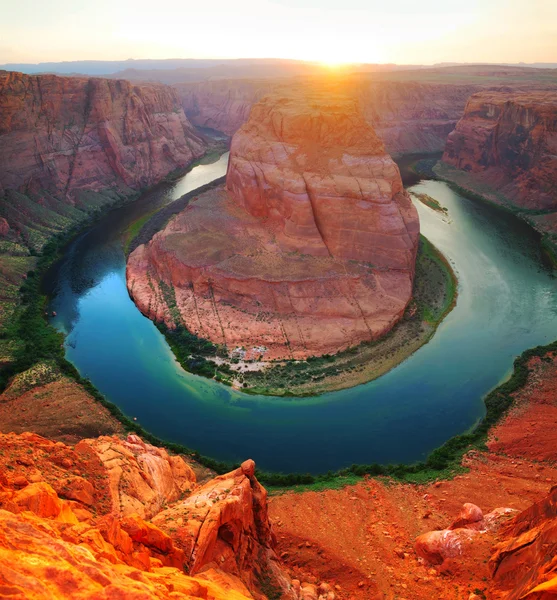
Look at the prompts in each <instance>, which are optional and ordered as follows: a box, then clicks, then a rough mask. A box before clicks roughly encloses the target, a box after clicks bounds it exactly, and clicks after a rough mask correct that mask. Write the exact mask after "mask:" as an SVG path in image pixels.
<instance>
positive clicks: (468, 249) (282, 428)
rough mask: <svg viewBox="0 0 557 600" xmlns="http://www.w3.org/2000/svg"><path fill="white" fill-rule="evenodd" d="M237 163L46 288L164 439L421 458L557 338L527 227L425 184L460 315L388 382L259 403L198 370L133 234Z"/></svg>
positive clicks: (554, 310)
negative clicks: (164, 313) (142, 280)
mask: <svg viewBox="0 0 557 600" xmlns="http://www.w3.org/2000/svg"><path fill="white" fill-rule="evenodd" d="M226 163H227V156H226V155H225V156H223V157H222V158H221V159H220V160H219V162H218V163H215V164H213V165H204V166H199V167H196V168H195V169H193V170H192V171H191V172H190V173H189V174H187V175H186V176H185V177H184V178H183V179H182V180H181V181H180V182H179V183H178V184H177V185H175V186H159V188H157V189H155V190H153V191H151V192H149V193H148V194H144V195H143V196H142V197H141V198H140V199H139V200H138V201H137V202H135V203H134V204H132V205H130V206H128V207H125V208H123V209H119V210H116V211H113V212H111V213H110V214H108V215H107V216H106V217H105V218H104V219H103V220H102V221H100V222H99V223H98V224H97V225H95V226H94V227H93V228H92V229H90V230H89V231H88V232H86V233H85V234H84V235H82V236H80V237H79V238H78V239H76V240H75V241H74V242H73V243H72V244H71V245H70V246H69V247H68V249H67V252H66V253H65V255H64V258H63V260H62V261H61V262H60V264H58V265H57V266H56V268H54V269H53V270H52V272H51V273H50V274H49V277H48V278H47V280H46V283H47V287H48V289H49V291H50V293H51V295H52V304H51V305H52V310H55V311H56V312H57V317H56V318H55V319H53V322H54V324H55V325H56V327H57V328H59V329H60V330H61V331H64V332H65V333H66V334H67V338H66V355H67V358H68V359H69V360H70V361H71V362H72V363H74V364H75V365H76V367H77V368H78V369H79V371H80V373H81V374H82V375H84V376H86V377H89V378H90V379H91V381H92V382H93V384H94V385H95V386H96V387H97V388H98V389H99V390H100V391H101V392H102V393H103V394H105V396H106V397H107V398H108V399H109V400H110V401H112V402H114V403H115V404H117V405H118V406H119V407H120V408H121V409H122V410H123V411H124V412H125V413H126V414H128V415H130V416H132V417H137V419H138V422H139V423H140V424H141V425H142V426H143V427H145V428H146V429H147V430H149V431H150V432H152V433H153V434H155V435H157V436H159V437H161V438H164V439H167V440H171V441H175V442H180V443H182V444H185V445H186V446H189V447H190V448H193V449H196V450H198V451H199V452H201V453H202V454H206V455H208V456H212V457H214V458H217V459H220V460H227V461H236V460H243V459H246V458H248V457H251V458H253V459H255V460H256V461H257V463H258V466H259V467H261V468H263V469H266V470H273V471H283V472H312V473H320V472H326V471H328V470H329V469H331V470H335V469H338V468H340V467H344V466H346V465H350V464H352V463H370V462H380V463H391V462H412V461H416V460H420V459H423V458H425V457H426V455H427V454H428V453H429V452H430V451H431V450H432V449H433V448H435V447H437V446H439V445H440V444H442V443H443V442H445V441H446V440H447V439H448V438H450V437H452V436H453V435H455V434H458V433H462V432H463V431H465V430H466V429H468V428H469V427H471V426H472V425H474V423H476V422H477V421H478V419H480V418H481V417H482V416H483V414H484V406H483V402H482V397H483V396H484V395H485V394H486V393H487V392H488V391H489V390H490V389H492V388H493V387H494V386H496V385H497V384H498V383H499V382H500V381H501V380H502V379H504V378H505V377H506V376H508V374H509V372H510V369H511V367H512V362H513V359H514V358H515V357H516V356H517V355H519V354H520V353H521V352H522V351H523V350H524V349H526V348H530V347H532V346H536V345H538V344H544V343H548V342H550V341H553V340H554V339H557V298H556V294H555V292H556V281H555V279H554V278H553V276H552V274H551V272H550V271H549V270H547V268H546V267H545V266H544V263H543V261H542V257H541V254H540V246H539V239H538V238H537V236H536V235H535V234H534V233H533V232H532V231H531V230H530V229H529V228H528V227H527V226H526V225H525V224H523V223H522V222H521V221H519V220H517V219H516V218H514V217H513V216H512V215H508V214H506V213H504V212H502V211H500V210H498V209H495V208H493V207H490V206H488V205H485V204H483V203H478V202H476V201H472V200H469V199H466V198H464V197H462V196H460V195H459V194H457V193H455V192H454V191H452V190H451V189H450V188H449V187H448V186H447V185H446V184H445V183H442V182H437V181H422V182H420V183H417V184H416V185H413V186H412V187H411V188H410V189H411V190H415V191H419V192H425V193H427V194H429V195H430V196H433V197H434V198H436V199H437V200H438V201H439V202H440V203H441V204H442V205H443V206H445V207H447V208H448V215H449V216H448V218H447V217H444V216H443V215H441V214H439V213H437V212H435V211H432V210H431V209H429V208H427V207H425V206H423V205H421V204H418V205H417V207H418V210H419V213H420V219H421V228H422V232H423V233H424V234H425V235H426V236H427V237H428V238H429V239H430V240H431V241H432V242H433V243H434V244H435V245H436V246H437V247H438V248H439V249H440V250H441V251H442V252H443V253H444V254H445V256H447V258H448V259H449V260H450V261H451V263H452V264H453V266H454V268H455V271H456V272H457V275H458V277H459V281H460V285H459V298H458V303H457V306H456V308H455V309H454V310H453V311H452V312H451V313H450V315H449V316H448V317H447V318H446V320H445V321H444V322H443V323H442V325H441V326H440V327H439V329H438V331H437V333H436V335H435V336H434V338H433V339H432V340H431V341H430V342H429V343H428V344H427V345H425V346H424V347H422V348H421V349H420V350H418V352H416V353H415V354H414V355H413V356H411V357H410V358H409V359H407V360H406V361H405V362H404V363H402V364H401V365H399V366H398V367H397V368H396V369H394V370H392V371H391V372H390V373H388V374H387V375H385V376H383V377H381V378H380V379H378V380H376V381H374V382H371V383H368V384H365V385H361V386H358V387H356V388H352V389H349V390H343V391H340V392H334V393H330V394H326V395H323V396H319V397H315V398H303V399H279V398H268V397H258V396H247V395H245V394H242V393H240V392H236V391H233V390H231V389H230V388H227V387H225V386H222V385H220V384H217V383H215V382H213V381H210V380H207V379H203V378H200V377H197V376H195V375H190V374H188V373H185V372H184V371H183V370H182V369H181V367H180V366H179V365H178V364H177V363H176V361H175V359H174V357H173V355H172V353H171V351H170V349H169V348H168V345H167V344H166V341H165V340H164V338H163V336H162V335H161V334H160V333H159V331H158V330H157V329H156V327H155V326H154V325H153V323H152V322H151V321H149V320H148V319H146V318H145V317H143V316H142V315H141V313H140V312H139V311H138V310H137V308H136V307H135V305H134V304H133V302H132V301H131V300H130V298H129V296H128V293H127V290H126V284H125V261H124V254H123V250H122V243H121V237H122V231H124V230H125V228H126V227H127V225H128V224H129V223H130V222H132V221H133V220H135V219H137V218H138V216H140V215H141V214H144V213H145V212H150V211H151V210H152V209H153V208H154V207H155V206H163V205H164V204H165V203H168V202H169V201H171V200H172V199H175V198H178V197H180V196H181V195H182V194H184V193H185V192H187V191H189V190H192V189H195V188H196V187H198V186H200V185H202V184H204V183H207V182H208V181H211V180H213V179H216V178H217V177H220V176H222V175H223V174H224V173H225V171H226Z"/></svg>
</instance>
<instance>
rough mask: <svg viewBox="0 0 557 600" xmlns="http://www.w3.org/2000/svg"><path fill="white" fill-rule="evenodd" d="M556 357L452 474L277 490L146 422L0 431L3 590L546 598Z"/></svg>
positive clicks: (532, 375) (551, 573)
mask: <svg viewBox="0 0 557 600" xmlns="http://www.w3.org/2000/svg"><path fill="white" fill-rule="evenodd" d="M556 375H557V356H556V354H555V351H548V352H547V353H546V354H542V355H541V356H537V357H533V358H532V359H530V360H529V361H528V364H527V377H526V383H525V385H524V386H523V388H522V389H521V390H519V391H518V392H517V393H516V394H515V397H514V405H513V408H512V410H511V411H510V412H509V413H508V414H507V416H506V417H505V418H504V419H502V421H501V422H500V423H499V424H498V425H497V426H496V427H495V428H494V429H493V430H492V432H491V434H490V436H489V440H488V443H487V448H485V449H475V448H472V449H470V450H469V451H468V452H467V453H466V454H465V455H464V457H463V461H462V469H461V472H460V473H457V474H456V476H454V477H453V478H451V479H448V480H446V479H443V478H438V479H435V480H433V481H430V482H424V483H421V484H417V483H404V482H401V481H396V480H389V479H385V478H383V477H379V478H370V477H364V478H362V479H361V480H360V481H359V482H358V483H356V484H351V485H347V486H345V487H342V488H341V489H336V490H335V489H331V490H325V491H318V490H315V491H312V490H310V491H303V492H302V493H300V492H297V493H296V492H287V493H282V494H278V495H277V494H273V495H271V496H270V497H268V496H267V493H266V491H265V490H264V489H263V488H262V486H261V485H260V484H259V483H258V482H257V479H256V477H255V475H254V470H255V465H254V463H253V461H250V460H247V461H245V462H244V463H242V465H241V466H240V467H239V468H238V469H236V470H234V471H232V472H230V473H225V474H223V475H220V476H217V477H215V476H214V475H211V474H210V473H208V472H207V471H206V470H202V469H200V467H199V465H198V464H196V463H195V461H193V460H192V458H191V457H190V456H187V455H182V456H179V455H173V454H170V453H169V452H167V451H166V450H164V449H163V448H157V447H154V446H152V445H150V444H148V443H145V442H144V441H143V440H142V439H141V438H140V437H138V436H137V435H133V434H127V435H126V434H123V435H122V434H120V435H118V436H116V435H111V436H106V435H105V436H101V437H98V438H93V439H84V440H79V441H75V442H74V443H73V444H72V445H66V444H64V443H62V442H56V441H53V440H48V439H46V438H43V437H41V436H39V435H37V434H34V433H22V434H13V433H12V434H1V435H0V453H1V455H2V463H1V465H0V591H1V593H3V594H6V595H7V594H9V595H10V597H16V598H19V597H21V598H37V599H39V598H40V599H42V598H49V597H57V598H72V599H73V598H91V597H95V598H96V597H98V598H111V597H114V596H115V595H116V596H118V595H119V596H123V597H126V598H132V599H136V598H137V599H138V600H139V599H140V598H184V599H193V598H200V599H201V598H203V599H206V600H221V599H222V600H224V599H225V598H226V599H229V600H242V599H246V598H250V599H255V600H264V599H265V598H279V597H282V598H286V599H290V600H350V599H354V600H376V599H377V600H379V599H380V598H395V597H399V598H407V599H409V598H412V599H413V600H426V599H428V598H432V597H434V598H443V599H444V600H478V599H482V598H489V599H493V600H496V599H497V600H518V599H519V598H524V597H527V598H532V599H533V600H549V599H550V598H552V596H553V595H554V592H555V583H556V576H557V572H556V565H555V560H554V558H552V557H554V554H555V547H556V546H555V545H556V544H557V537H556V527H555V519H556V516H555V507H556V502H557V486H555V482H556V481H557V469H556V468H555V443H554V433H555V430H556V427H555V424H556V423H555V418H556V415H557V412H556V411H557V405H556V403H555V402H556V398H557V395H556V394H555V391H556V389H555V386H556V381H557V376H556Z"/></svg>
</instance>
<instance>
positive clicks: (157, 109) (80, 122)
mask: <svg viewBox="0 0 557 600" xmlns="http://www.w3.org/2000/svg"><path fill="white" fill-rule="evenodd" d="M203 149H204V145H203V142H202V141H201V140H200V139H199V137H198V136H197V135H196V134H195V132H194V131H193V128H192V126H191V124H190V123H189V121H188V120H187V118H186V117H185V115H184V113H183V111H182V109H181V108H180V103H179V100H178V96H177V94H176V92H175V91H174V90H172V88H169V87H166V86H162V85H154V84H152V85H147V84H145V85H132V84H131V83H129V82H127V81H122V80H116V81H114V80H109V79H100V78H91V79H84V78H78V77H57V76H55V75H33V76H31V75H24V74H22V73H12V72H2V73H0V191H1V190H6V189H14V190H20V191H43V190H48V191H50V192H52V193H54V194H55V195H58V196H65V197H68V198H75V194H76V192H77V191H79V190H101V189H105V188H109V187H115V188H134V189H138V188H141V187H144V186H147V185H152V184H153V183H156V182H157V181H159V180H160V179H161V178H162V177H164V176H165V175H166V174H167V173H169V172H170V171H172V170H174V169H176V168H177V167H183V166H185V165H187V164H188V163H189V162H191V161H192V160H193V159H194V158H195V157H197V156H200V155H201V154H202V153H203Z"/></svg>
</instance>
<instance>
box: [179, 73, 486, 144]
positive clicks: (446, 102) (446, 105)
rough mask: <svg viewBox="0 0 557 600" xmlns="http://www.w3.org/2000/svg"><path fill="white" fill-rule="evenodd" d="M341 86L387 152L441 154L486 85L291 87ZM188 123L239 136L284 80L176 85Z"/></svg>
mask: <svg viewBox="0 0 557 600" xmlns="http://www.w3.org/2000/svg"><path fill="white" fill-rule="evenodd" d="M296 86H297V87H299V88H301V89H302V88H304V87H310V88H313V89H319V88H322V89H328V88H330V87H331V86H333V87H336V88H337V90H340V91H342V92H344V93H346V94H348V95H350V96H351V97H352V98H354V99H355V100H357V101H358V102H359V103H360V107H361V111H362V113H363V115H364V118H365V119H366V120H367V122H368V123H369V124H370V125H371V126H372V127H373V128H374V129H375V132H376V133H377V135H378V136H379V137H380V138H381V140H382V141H383V142H384V144H385V147H386V149H387V152H389V153H390V154H394V153H400V154H403V153H411V152H441V151H443V149H444V146H445V140H446V139H447V135H448V134H449V133H450V132H451V131H452V130H453V129H454V127H455V125H456V123H457V121H458V120H459V119H460V117H461V116H462V114H463V112H464V107H465V105H466V101H467V100H468V98H469V97H470V95H471V94H473V93H475V92H478V91H479V90H481V89H483V86H482V85H476V84H466V83H458V84H454V85H448V84H440V83H422V82H418V81H404V82H399V81H377V80H376V79H375V78H373V77H366V76H362V75H360V76H357V77H355V76H342V77H335V78H330V77H329V78H327V77H325V78H323V77H315V78H313V79H311V80H310V82H309V83H305V84H302V83H301V82H300V81H298V80H296V81H292V82H291V83H290V84H289V88H290V89H293V88H294V87H296ZM173 87H174V89H176V91H177V92H178V95H179V97H180V100H181V102H182V106H183V108H184V112H185V113H186V115H187V117H188V119H190V121H191V122H192V123H193V124H195V125H198V126H200V127H210V128H212V129H217V130H219V131H222V132H224V133H226V134H228V135H233V134H234V133H236V131H237V130H238V129H239V128H240V127H241V126H242V125H243V124H244V123H245V122H246V121H247V120H248V117H249V115H250V111H251V108H252V106H253V105H254V104H255V103H257V102H258V101H259V100H261V99H262V98H263V97H264V96H265V95H267V94H275V93H280V91H281V90H283V89H284V88H285V84H284V82H283V81H282V80H269V79H230V80H211V81H199V82H191V83H178V84H175V85H174V86H173Z"/></svg>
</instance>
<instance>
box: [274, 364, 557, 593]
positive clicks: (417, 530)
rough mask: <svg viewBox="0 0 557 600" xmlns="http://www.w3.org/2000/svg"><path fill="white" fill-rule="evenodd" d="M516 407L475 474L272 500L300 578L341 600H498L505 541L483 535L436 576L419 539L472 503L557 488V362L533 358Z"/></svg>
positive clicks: (365, 484)
mask: <svg viewBox="0 0 557 600" xmlns="http://www.w3.org/2000/svg"><path fill="white" fill-rule="evenodd" d="M529 366H530V368H531V373H530V376H529V379H528V383H527V385H526V386H525V388H524V389H523V390H522V391H521V392H520V393H518V394H517V397H516V404H515V408H514V409H513V410H512V411H511V412H510V413H509V414H508V416H507V417H506V418H504V419H503V421H502V422H501V423H500V424H499V425H498V426H497V427H496V428H494V430H493V431H492V434H491V436H490V441H489V443H488V448H489V451H487V452H479V451H474V450H473V451H470V452H469V453H468V454H467V455H466V456H465V457H464V460H463V466H465V467H467V468H468V469H469V471H468V473H465V474H462V475H458V476H457V477H455V478H454V479H453V480H450V481H438V482H434V483H431V484H427V485H410V484H399V483H395V484H393V483H390V482H389V481H387V480H386V479H385V480H377V479H369V480H364V481H362V482H361V483H359V484H358V485H355V486H350V487H347V488H344V489H342V490H328V491H325V492H304V493H294V492H289V493H286V494H283V495H280V496H274V497H272V498H271V503H270V507H269V510H270V516H271V520H272V522H273V524H274V525H275V528H276V529H275V531H276V533H277V537H278V541H279V549H278V554H279V556H281V557H282V558H283V560H284V562H285V564H286V566H287V568H288V569H289V571H290V574H291V576H292V577H296V578H299V579H303V580H311V577H312V576H313V577H315V578H316V579H317V580H321V579H323V580H326V581H328V582H330V583H333V585H335V586H337V587H336V593H337V597H338V598H340V599H352V598H353V599H358V600H359V599H362V600H363V599H365V600H375V599H392V600H395V599H398V600H403V599H406V600H422V599H423V600H426V599H427V600H434V599H435V600H442V599H443V600H468V599H469V598H470V599H474V598H475V596H474V594H476V598H483V597H487V598H496V597H497V596H496V595H494V594H493V592H490V591H489V590H488V586H489V584H490V580H491V577H490V573H489V570H488V565H487V560H488V559H489V557H490V555H491V547H492V546H493V544H494V543H496V542H497V541H498V537H497V533H486V534H481V535H480V536H478V537H476V538H475V540H474V542H473V543H472V544H470V545H469V546H466V547H465V548H464V551H463V554H462V556H460V557H458V558H457V559H452V560H451V561H450V562H448V561H446V562H445V563H444V564H443V568H442V569H440V570H439V569H435V568H433V566H432V565H428V564H426V563H424V562H423V561H422V559H418V557H417V555H416V554H415V552H414V550H413V546H414V541H415V539H416V537H417V536H418V535H420V534H422V533H425V532H427V531H430V530H433V529H443V528H446V527H448V526H449V525H450V524H451V522H452V521H453V520H454V518H455V517H456V515H457V514H458V512H459V510H460V508H461V506H462V505H463V504H464V503H465V502H472V503H474V504H477V505H478V506H480V507H481V508H482V510H483V511H484V513H487V512H488V511H491V510H492V509H494V508H496V507H509V508H515V509H520V510H522V509H525V508H527V507H528V506H530V505H531V504H532V503H533V502H535V501H538V500H540V499H542V498H543V497H544V496H545V495H546V494H547V493H548V491H549V489H550V487H551V485H552V484H553V485H554V484H556V483H557V465H556V464H555V456H556V452H557V444H556V441H557V427H556V425H557V423H556V421H557V359H556V358H555V357H553V356H551V357H548V359H547V361H544V360H542V359H532V361H531V362H530V365H529Z"/></svg>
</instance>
